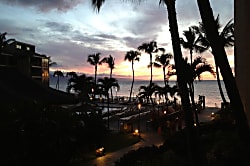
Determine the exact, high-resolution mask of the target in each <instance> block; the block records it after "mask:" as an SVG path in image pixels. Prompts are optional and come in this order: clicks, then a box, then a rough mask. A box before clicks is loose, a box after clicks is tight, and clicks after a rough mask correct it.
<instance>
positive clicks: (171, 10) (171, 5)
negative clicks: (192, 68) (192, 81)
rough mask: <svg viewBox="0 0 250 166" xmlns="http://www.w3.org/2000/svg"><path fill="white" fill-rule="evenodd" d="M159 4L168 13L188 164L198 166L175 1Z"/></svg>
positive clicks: (194, 131)
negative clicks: (183, 119) (184, 126)
mask: <svg viewBox="0 0 250 166" xmlns="http://www.w3.org/2000/svg"><path fill="white" fill-rule="evenodd" d="M160 3H164V4H165V5H166V6H167V11H168V20H169V30H170V34H171V38H172V46H173V52H174V61H175V66H176V73H177V82H178V87H179V89H180V96H181V103H182V107H183V110H184V117H185V124H186V128H187V142H188V147H187V148H188V155H189V156H188V158H189V164H190V165H194V166H198V165H200V163H201V162H200V160H201V157H200V156H199V155H200V153H199V145H198V142H199V141H198V136H197V133H196V130H195V128H194V120H193V115H192V109H191V105H190V100H189V95H188V88H187V80H186V79H185V68H184V67H183V66H184V65H185V62H184V60H183V57H182V53H181V46H180V37H179V31H178V24H177V18H176V10H175V0H160Z"/></svg>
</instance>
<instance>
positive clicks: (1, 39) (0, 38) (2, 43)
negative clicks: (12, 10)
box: [0, 32, 16, 52]
mask: <svg viewBox="0 0 250 166" xmlns="http://www.w3.org/2000/svg"><path fill="white" fill-rule="evenodd" d="M6 35H7V32H4V33H0V52H2V49H4V48H5V47H6V46H8V45H9V44H11V43H12V42H14V41H16V40H15V39H6Z"/></svg>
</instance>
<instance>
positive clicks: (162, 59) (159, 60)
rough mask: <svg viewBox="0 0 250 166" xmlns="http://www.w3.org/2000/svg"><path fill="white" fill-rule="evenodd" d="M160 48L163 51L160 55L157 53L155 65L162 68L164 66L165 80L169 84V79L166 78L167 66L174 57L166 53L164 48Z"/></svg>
mask: <svg viewBox="0 0 250 166" xmlns="http://www.w3.org/2000/svg"><path fill="white" fill-rule="evenodd" d="M158 50H161V51H162V52H163V53H162V54H161V55H160V56H159V55H156V58H155V62H154V63H153V65H154V67H157V68H160V67H162V71H163V81H164V84H165V86H167V84H168V80H167V78H166V67H168V66H169V65H170V63H169V62H170V59H171V58H172V57H173V55H172V54H165V49H164V48H159V49H158Z"/></svg>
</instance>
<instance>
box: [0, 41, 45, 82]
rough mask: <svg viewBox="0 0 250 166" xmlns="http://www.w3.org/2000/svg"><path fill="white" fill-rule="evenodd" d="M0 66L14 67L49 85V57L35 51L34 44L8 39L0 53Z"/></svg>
mask: <svg viewBox="0 0 250 166" xmlns="http://www.w3.org/2000/svg"><path fill="white" fill-rule="evenodd" d="M0 67H7V68H16V69H17V70H18V71H20V72H22V73H23V74H25V75H27V76H30V77H31V78H33V79H34V80H38V81H39V82H41V83H42V84H44V85H46V86H49V57H47V56H45V55H41V54H38V53H36V52H35V46H34V45H31V44H27V43H23V42H20V41H16V40H10V41H9V43H7V44H6V45H5V46H4V47H3V48H2V49H1V53H0Z"/></svg>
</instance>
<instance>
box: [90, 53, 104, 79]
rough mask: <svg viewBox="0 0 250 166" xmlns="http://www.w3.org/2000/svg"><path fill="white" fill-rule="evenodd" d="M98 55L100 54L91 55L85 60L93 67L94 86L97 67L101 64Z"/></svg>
mask: <svg viewBox="0 0 250 166" xmlns="http://www.w3.org/2000/svg"><path fill="white" fill-rule="evenodd" d="M100 55H101V53H96V54H91V55H88V59H87V62H89V63H90V64H91V65H93V66H95V84H96V83H97V82H96V80H97V79H96V78H97V77H96V76H97V67H98V65H99V64H100V63H101V61H100Z"/></svg>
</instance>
